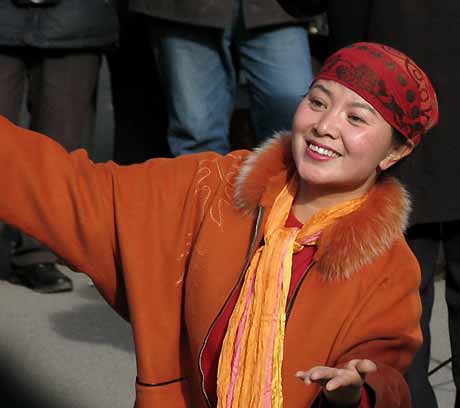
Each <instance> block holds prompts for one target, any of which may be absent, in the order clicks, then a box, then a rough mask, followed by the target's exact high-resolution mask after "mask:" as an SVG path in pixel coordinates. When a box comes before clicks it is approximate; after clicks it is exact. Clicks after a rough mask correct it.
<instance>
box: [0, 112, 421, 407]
mask: <svg viewBox="0 0 460 408" xmlns="http://www.w3.org/2000/svg"><path fill="white" fill-rule="evenodd" d="M0 135H1V140H2V149H1V150H0V155H1V158H0V160H1V163H2V172H1V173H0V190H1V191H2V199H1V200H0V218H1V219H3V220H5V221H6V222H8V223H11V224H13V225H15V226H18V227H20V228H22V229H23V230H25V232H27V233H29V234H31V235H33V236H35V237H36V238H38V239H39V240H41V241H43V242H44V243H45V244H47V245H48V246H50V247H51V248H52V249H53V250H54V251H55V252H57V253H58V254H59V255H60V256H61V257H62V258H63V259H64V260H66V261H67V262H68V263H69V264H70V265H71V266H72V267H73V268H74V269H76V270H79V271H83V272H85V273H87V274H88V275H89V276H90V277H91V278H92V279H93V280H94V282H95V284H96V285H97V287H98V289H99V290H100V291H101V293H102V294H103V296H104V297H105V299H106V300H107V301H108V302H109V303H110V304H111V305H112V306H113V307H114V308H115V309H116V310H117V311H118V312H119V313H121V314H122V315H123V316H125V317H126V318H129V320H130V322H131V325H132V328H133V333H134V340H135V345H136V357H137V366H138V368H137V369H138V384H137V386H136V387H137V400H136V407H138V408H153V407H178V408H180V407H194V408H200V407H206V406H207V405H206V396H205V395H204V394H203V392H202V390H201V382H202V378H201V371H200V352H201V350H202V347H203V345H204V344H205V343H206V340H207V335H208V333H209V330H210V327H212V325H213V322H214V321H215V319H216V317H217V316H218V314H219V311H220V310H221V308H222V306H223V304H224V303H225V301H226V299H228V297H229V294H230V293H231V291H232V289H233V288H234V287H235V284H236V282H237V281H238V279H240V277H241V276H242V273H243V272H244V270H245V267H246V265H247V262H248V260H249V259H250V257H251V253H252V252H253V250H254V249H255V248H256V247H257V246H258V245H259V244H260V242H261V238H262V234H263V225H264V222H265V219H266V216H267V214H268V213H269V211H270V208H271V205H272V203H273V200H274V198H275V197H276V195H277V194H278V192H279V191H280V189H281V188H282V186H283V185H284V183H285V182H286V180H287V178H288V177H289V174H290V173H291V172H292V170H293V168H292V157H291V153H290V148H289V146H290V135H289V134H285V135H281V137H280V138H278V139H273V140H272V141H270V142H268V143H267V144H266V145H265V146H264V147H262V148H261V149H260V150H258V151H257V152H255V153H251V152H248V151H236V152H233V153H231V154H229V155H227V156H219V155H217V154H214V153H205V154H198V155H189V156H183V157H180V158H176V159H155V160H151V161H148V162H146V163H144V164H141V165H133V166H126V167H120V166H117V165H116V164H114V163H107V164H93V163H92V162H90V161H89V160H88V158H87V156H86V153H85V152H84V151H82V150H79V151H75V152H74V153H72V154H67V153H66V152H65V151H64V149H63V148H61V147H60V146H59V145H57V144H56V143H54V142H53V141H51V140H50V139H48V138H46V137H43V136H42V135H38V134H36V133H33V132H30V131H27V130H24V129H21V128H18V127H15V126H13V125H12V124H11V123H9V122H7V121H6V120H4V119H0ZM407 216H408V201H407V198H406V196H405V193H404V190H403V189H402V187H401V186H400V185H399V184H398V183H397V182H395V181H394V180H392V179H388V180H382V181H380V182H379V183H378V184H377V185H376V186H375V187H374V188H373V190H372V192H371V193H370V196H369V199H368V200H367V201H366V202H365V203H364V204H363V205H362V207H361V208H360V209H358V210H357V211H356V212H355V213H353V214H351V215H349V216H347V217H344V218H343V219H341V220H340V221H337V222H336V223H335V224H334V225H333V226H332V227H330V228H329V229H327V230H326V231H324V233H323V235H322V237H321V240H320V242H319V246H318V250H317V252H316V255H315V260H314V264H313V266H312V267H311V268H310V270H309V271H308V274H307V275H306V278H305V279H304V280H303V281H302V282H301V283H300V285H299V287H298V288H297V289H298V290H297V294H296V296H295V300H294V302H293V303H292V304H291V305H290V306H289V316H288V321H287V327H286V341H285V357H284V361H283V385H284V397H285V404H284V406H285V407H286V408H301V407H302V408H304V407H308V406H310V405H311V403H312V401H313V400H314V399H315V397H316V395H317V393H318V392H319V388H318V387H317V386H308V387H307V386H305V385H304V384H303V383H302V382H300V381H299V380H298V379H296V378H295V377H294V373H295V372H296V371H297V370H299V369H308V368H310V367H312V366H315V365H323V364H327V365H331V366H336V365H340V364H342V363H343V362H346V361H348V360H350V359H353V358H369V359H372V360H374V361H375V362H376V363H377V364H378V367H379V369H378V371H377V373H375V374H373V375H371V376H369V377H368V383H369V384H370V386H371V387H372V388H373V389H374V390H375V392H376V395H377V407H379V408H389V407H407V408H408V407H409V406H410V403H409V395H408V390H407V387H406V385H405V382H404V380H403V378H402V376H401V374H400V371H401V370H403V369H404V368H405V367H406V366H407V365H408V364H409V362H410V361H411V359H412V357H413V355H414V353H415V351H416V349H417V347H418V346H419V344H420V332H419V327H418V320H419V314H420V302H419V297H418V284H419V268H418V265H417V262H416V260H415V258H414V256H413V255H412V253H411V252H410V250H409V249H408V247H407V245H406V242H405V241H404V238H403V236H402V233H401V231H402V229H403V228H404V226H405V223H406V221H407Z"/></svg>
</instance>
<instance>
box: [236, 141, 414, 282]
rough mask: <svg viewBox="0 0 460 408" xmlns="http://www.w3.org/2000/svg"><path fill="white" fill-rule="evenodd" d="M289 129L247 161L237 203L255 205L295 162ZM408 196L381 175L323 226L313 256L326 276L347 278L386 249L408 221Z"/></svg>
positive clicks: (248, 207) (243, 206)
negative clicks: (357, 201)
mask: <svg viewBox="0 0 460 408" xmlns="http://www.w3.org/2000/svg"><path fill="white" fill-rule="evenodd" d="M292 166H293V158H292V154H291V134H290V133H289V132H285V133H278V134H276V135H275V137H273V138H272V139H270V140H268V141H267V142H265V143H264V144H263V145H262V146H261V147H259V148H257V149H256V150H254V151H253V152H252V153H251V154H250V155H249V156H248V157H247V159H246V160H245V162H244V164H243V166H242V168H241V170H240V172H239V175H238V177H237V180H236V184H235V195H234V202H235V204H236V205H237V206H238V207H239V208H240V209H242V210H244V211H251V210H254V209H256V208H257V207H258V206H259V205H260V202H261V199H262V197H263V195H264V193H265V191H266V189H267V186H268V185H269V184H270V182H271V181H272V180H273V178H274V177H275V176H277V175H279V174H280V173H286V171H289V170H290V169H292V168H293V167H292ZM410 207H411V205H410V200H409V197H408V194H407V192H406V190H405V189H404V187H403V186H402V185H401V184H400V183H399V181H397V180H396V179H394V178H391V177H383V178H381V179H380V180H379V181H378V182H377V183H376V184H375V186H374V187H373V188H372V189H371V191H370V193H369V197H368V199H367V200H366V201H365V202H364V203H363V204H362V205H361V207H360V208H358V209H357V210H356V211H355V212H353V213H352V214H350V215H348V216H346V217H343V218H341V219H340V220H338V221H336V222H335V223H334V224H333V225H332V226H331V227H329V228H327V229H326V230H325V231H323V233H322V235H321V238H320V241H319V243H318V250H317V252H316V255H315V260H316V261H317V266H318V268H319V270H320V272H321V274H322V276H323V278H325V279H326V280H335V279H348V278H350V276H351V275H352V274H353V273H354V272H356V271H357V270H359V269H361V268H362V267H363V266H365V265H367V264H369V263H371V262H372V261H373V260H374V259H375V258H377V257H378V256H379V255H381V254H383V253H384V252H385V251H386V250H388V249H389V248H390V247H391V245H392V244H393V243H394V241H395V240H396V239H397V238H398V237H400V236H401V234H402V232H403V231H405V229H406V227H407V224H408V217H409V213H410Z"/></svg>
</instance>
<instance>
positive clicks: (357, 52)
mask: <svg viewBox="0 0 460 408" xmlns="http://www.w3.org/2000/svg"><path fill="white" fill-rule="evenodd" d="M318 79H326V80H332V81H336V82H338V83H340V84H342V85H344V86H346V87H347V88H349V89H351V90H352V91H354V92H356V93H357V94H358V95H360V96H361V97H362V98H364V99H365V100H366V101H367V102H369V103H370V104H371V105H372V106H373V107H374V108H375V109H376V110H377V111H378V112H379V113H380V114H381V115H382V117H383V118H384V119H385V120H386V121H387V122H388V123H389V124H390V125H391V126H392V127H394V128H395V129H396V130H398V131H399V132H400V133H401V134H403V135H404V136H405V137H407V138H408V139H410V140H411V141H413V142H414V143H418V142H419V140H420V136H421V135H422V134H424V133H426V132H427V131H428V130H429V129H431V128H432V127H433V126H435V125H436V123H437V122H438V118H439V111H438V101H437V99H436V92H435V90H434V88H433V85H432V84H431V82H430V80H429V79H428V77H427V75H426V74H425V73H424V72H423V71H422V69H421V68H420V67H419V66H418V65H417V64H415V62H414V61H412V60H411V59H410V58H409V57H408V56H407V55H405V54H403V53H402V52H399V51H397V50H395V49H393V48H391V47H388V46H386V45H382V44H376V43H366V42H361V43H356V44H353V45H351V46H349V47H345V48H342V49H340V50H339V51H337V52H336V53H334V54H332V55H331V56H330V57H329V58H328V59H327V60H326V61H325V63H324V65H323V67H322V68H321V71H320V72H319V73H318V75H316V77H315V81H317V80H318Z"/></svg>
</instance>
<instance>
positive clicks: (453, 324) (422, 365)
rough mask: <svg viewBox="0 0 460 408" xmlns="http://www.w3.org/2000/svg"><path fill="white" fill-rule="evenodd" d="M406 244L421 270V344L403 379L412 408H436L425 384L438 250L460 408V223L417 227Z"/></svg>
mask: <svg viewBox="0 0 460 408" xmlns="http://www.w3.org/2000/svg"><path fill="white" fill-rule="evenodd" d="M407 241H408V243H409V245H410V247H411V249H412V251H413V252H414V254H415V256H416V257H417V259H418V261H419V263H420V267H421V269H422V283H421V286H420V296H421V299H422V306H423V311H422V317H421V321H420V324H421V327H422V333H423V338H424V342H423V345H422V347H421V349H420V350H419V351H418V353H417V355H416V356H415V359H414V361H413V363H412V366H411V367H410V368H409V370H408V371H407V373H406V379H407V382H408V384H409V387H410V389H411V393H412V400H413V403H412V406H413V407H414V408H436V407H437V403H436V399H435V396H434V392H433V389H432V388H431V386H430V383H429V381H428V375H427V373H428V366H429V362H430V345H431V335H430V326H429V324H430V319H431V312H432V309H433V301H434V275H435V272H436V266H437V260H438V255H439V248H440V245H442V248H443V250H444V256H445V272H446V302H447V307H448V319H449V336H450V343H451V352H452V358H453V364H452V367H453V379H454V383H455V386H456V389H457V398H456V404H455V407H456V408H459V407H460V397H459V390H460V221H450V222H444V223H441V224H439V223H436V224H422V225H416V226H414V227H412V228H410V229H409V231H408V233H407Z"/></svg>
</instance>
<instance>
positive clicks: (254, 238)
mask: <svg viewBox="0 0 460 408" xmlns="http://www.w3.org/2000/svg"><path fill="white" fill-rule="evenodd" d="M263 215H264V208H263V207H259V211H258V213H257V219H256V223H255V227H254V233H253V235H252V241H251V245H250V246H249V251H248V255H247V257H246V262H245V263H244V267H243V270H242V271H241V274H240V276H239V278H238V280H237V282H236V284H235V286H234V287H233V289H232V290H231V291H230V293H229V295H228V297H227V300H226V301H225V303H224V305H223V306H222V308H221V309H220V311H219V313H218V314H217V316H216V318H215V319H214V321H213V322H212V324H211V327H210V328H209V330H208V333H207V334H206V337H205V339H204V342H203V345H202V346H201V350H200V353H199V356H198V367H199V369H200V375H201V393H202V394H203V396H204V398H205V400H206V403H207V404H208V407H209V408H212V407H211V402H210V401H209V398H208V395H207V394H206V390H205V388H204V373H203V367H202V364H201V358H202V355H203V351H204V349H205V348H206V344H207V343H208V339H209V336H210V334H211V332H212V330H213V329H214V326H215V325H216V322H217V321H218V320H219V318H220V316H221V315H222V313H223V311H224V310H225V308H226V306H227V304H228V302H229V301H230V299H231V298H232V296H233V293H234V292H235V290H236V289H237V288H238V287H239V285H240V283H241V281H242V280H243V278H244V274H245V273H246V269H247V268H248V267H249V263H250V262H251V259H252V256H253V254H254V251H255V247H256V244H257V237H258V235H259V229H260V224H261V221H262V218H263Z"/></svg>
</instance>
